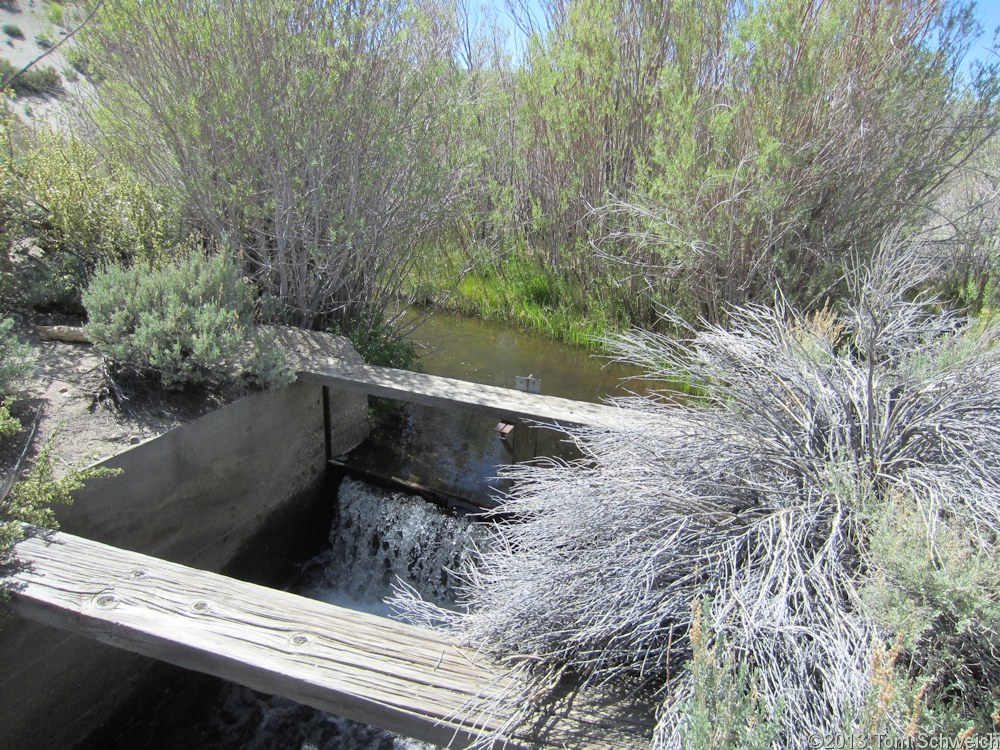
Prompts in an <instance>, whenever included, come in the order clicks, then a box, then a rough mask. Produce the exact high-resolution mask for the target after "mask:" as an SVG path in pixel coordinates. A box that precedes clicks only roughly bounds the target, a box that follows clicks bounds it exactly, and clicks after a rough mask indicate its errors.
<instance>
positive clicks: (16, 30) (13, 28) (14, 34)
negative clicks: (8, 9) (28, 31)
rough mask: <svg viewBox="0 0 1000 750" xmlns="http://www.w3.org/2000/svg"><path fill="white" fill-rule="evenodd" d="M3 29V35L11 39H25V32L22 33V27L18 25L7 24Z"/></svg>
mask: <svg viewBox="0 0 1000 750" xmlns="http://www.w3.org/2000/svg"><path fill="white" fill-rule="evenodd" d="M2 28H3V33H4V34H6V35H7V36H9V37H10V38H11V39H24V32H23V31H21V27H20V26H18V25H17V24H16V23H5V24H4V25H3V27H2Z"/></svg>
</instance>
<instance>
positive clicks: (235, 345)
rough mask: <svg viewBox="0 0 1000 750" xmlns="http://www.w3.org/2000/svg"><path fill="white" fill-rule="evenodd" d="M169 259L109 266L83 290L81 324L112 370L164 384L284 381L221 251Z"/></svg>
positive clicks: (287, 375) (245, 291) (244, 289)
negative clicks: (85, 319)
mask: <svg viewBox="0 0 1000 750" xmlns="http://www.w3.org/2000/svg"><path fill="white" fill-rule="evenodd" d="M177 254H178V255H179V257H178V258H177V259H175V260H174V261H172V262H171V263H169V264H167V265H165V266H162V267H154V266H148V265H143V264H139V265H135V266H123V265H109V266H106V267H104V268H102V269H100V270H99V271H98V272H97V273H96V274H95V276H94V278H93V280H92V281H91V282H90V285H89V286H88V287H87V290H86V291H85V292H84V295H83V304H84V307H85V308H86V309H87V315H88V322H87V324H86V325H85V326H84V330H85V331H86V332H87V335H88V336H89V337H90V339H91V341H93V342H94V344H95V345H96V346H97V347H98V349H100V350H101V352H102V353H103V354H104V355H105V356H106V357H107V358H108V359H110V360H111V361H112V363H113V364H114V367H115V369H116V371H117V372H118V373H120V374H126V375H132V376H136V377H150V376H152V377H154V378H157V379H158V380H159V382H160V383H161V384H162V385H163V386H164V387H165V388H182V387H184V386H198V385H205V384H210V383H217V384H218V383H225V382H237V381H241V380H243V381H251V382H254V383H256V384H259V385H262V386H268V385H278V384H282V383H287V382H290V381H291V379H292V374H291V371H290V368H289V366H288V365H287V363H286V362H285V361H284V359H283V355H282V353H281V351H280V350H278V349H275V348H274V347H272V346H268V345H267V344H266V342H265V341H264V339H263V338H262V337H261V336H260V335H259V334H257V333H256V331H255V329H254V297H253V290H252V287H251V286H250V285H249V284H248V283H247V282H245V281H244V279H243V277H242V276H241V274H240V271H239V269H238V268H237V267H236V265H235V264H234V263H233V262H232V261H231V260H229V259H228V258H227V257H226V256H225V255H222V254H216V255H213V256H210V257H206V256H205V255H204V254H203V253H202V252H200V251H198V250H189V251H187V252H181V251H180V250H178V252H177Z"/></svg>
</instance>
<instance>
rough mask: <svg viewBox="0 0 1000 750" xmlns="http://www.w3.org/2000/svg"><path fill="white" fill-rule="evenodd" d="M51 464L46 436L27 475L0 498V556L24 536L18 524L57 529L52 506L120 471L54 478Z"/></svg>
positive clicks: (85, 471) (92, 471)
mask: <svg viewBox="0 0 1000 750" xmlns="http://www.w3.org/2000/svg"><path fill="white" fill-rule="evenodd" d="M52 463H53V456H52V441H51V439H50V440H49V441H48V442H47V443H46V444H45V446H44V447H43V448H42V450H41V451H40V452H39V454H38V456H37V457H36V458H35V465H34V466H33V467H32V469H31V471H30V472H28V475H27V476H25V477H24V478H23V479H21V480H20V481H18V482H17V483H15V484H14V486H13V487H12V488H11V491H10V492H9V493H8V494H7V496H6V497H2V498H0V556H2V555H3V554H4V553H6V551H7V550H8V549H10V547H11V545H12V544H15V543H16V542H18V541H19V540H20V539H22V538H23V537H24V529H23V527H22V525H21V524H22V523H30V524H34V525H35V526H42V527H45V528H49V529H53V528H58V526H59V524H58V523H57V522H56V517H55V513H54V512H53V510H52V506H53V505H68V504H70V503H72V502H73V495H72V493H73V492H75V491H76V490H78V489H80V488H81V487H83V483H84V482H85V481H87V480H89V479H95V478H97V477H109V476H117V475H118V474H121V469H109V468H106V467H92V468H89V469H71V470H70V471H68V472H67V473H66V474H64V475H63V476H61V477H59V478H56V477H55V474H54V473H53V470H52ZM0 593H4V592H0Z"/></svg>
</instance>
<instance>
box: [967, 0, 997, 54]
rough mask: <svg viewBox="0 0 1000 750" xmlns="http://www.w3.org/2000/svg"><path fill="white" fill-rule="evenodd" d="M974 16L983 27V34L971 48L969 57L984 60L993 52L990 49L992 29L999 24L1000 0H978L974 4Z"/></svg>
mask: <svg viewBox="0 0 1000 750" xmlns="http://www.w3.org/2000/svg"><path fill="white" fill-rule="evenodd" d="M976 18H977V20H978V21H979V25H980V26H982V27H983V36H982V38H980V40H979V44H977V45H976V46H975V47H974V48H973V49H972V50H970V51H969V57H970V58H971V59H980V60H986V59H987V58H990V57H992V55H993V54H994V52H993V51H992V50H991V49H990V47H991V45H992V42H993V30H994V29H995V28H996V27H997V26H1000V0H979V2H978V3H977V5H976Z"/></svg>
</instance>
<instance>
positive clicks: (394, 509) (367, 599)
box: [300, 479, 483, 615]
mask: <svg viewBox="0 0 1000 750" xmlns="http://www.w3.org/2000/svg"><path fill="white" fill-rule="evenodd" d="M338 502H339V505H338V507H339V518H338V522H337V523H336V524H335V525H334V527H333V529H332V530H331V532H330V550H329V551H328V552H326V553H324V554H323V555H320V556H319V557H318V558H316V559H315V560H314V561H313V564H311V565H310V566H309V570H310V571H311V572H312V574H311V575H309V576H308V579H309V580H308V582H307V583H306V585H305V586H304V587H303V589H302V590H301V591H300V593H302V594H303V595H304V596H309V597H311V598H314V599H321V600H323V601H326V602H330V603H331V604H339V605H341V606H344V607H349V608H351V609H361V610H364V611H367V612H373V613H376V614H380V615H388V614H390V611H389V608H388V605H386V604H385V603H384V600H385V598H386V597H387V596H388V595H389V594H390V593H391V588H392V586H393V585H394V584H395V583H396V582H397V581H402V582H404V583H406V584H407V585H409V586H411V587H413V588H414V589H416V590H417V591H418V592H419V593H420V595H421V596H422V597H423V598H424V599H426V600H427V601H432V602H434V603H435V604H439V605H441V606H445V607H448V606H452V605H454V603H455V586H456V584H457V583H458V579H457V576H456V571H458V570H460V569H461V567H462V565H463V564H464V562H465V560H466V558H467V556H468V550H469V549H470V548H472V547H473V546H474V545H476V544H479V543H482V541H483V534H482V533H481V532H480V527H478V526H477V525H476V524H475V523H473V522H471V521H470V520H469V519H468V518H465V517H461V516H454V515H449V514H447V513H445V512H444V511H442V510H441V509H440V508H438V507H437V506H434V505H431V504H430V503H428V502H426V501H425V500H422V499H421V498H419V497H414V496H412V495H405V494H402V493H399V492H388V491H385V490H378V489H375V488H373V487H370V486H369V485H366V484H364V483H362V482H358V481H355V480H352V479H345V480H344V481H343V482H342V483H341V485H340V491H339V492H338Z"/></svg>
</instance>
